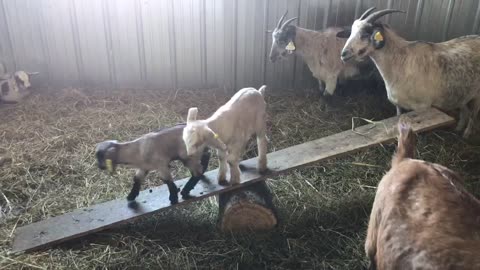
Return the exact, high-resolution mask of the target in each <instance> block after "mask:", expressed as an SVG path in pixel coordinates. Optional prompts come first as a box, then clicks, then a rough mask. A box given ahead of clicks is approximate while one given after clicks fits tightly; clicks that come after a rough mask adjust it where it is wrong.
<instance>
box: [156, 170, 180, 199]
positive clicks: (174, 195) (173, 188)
mask: <svg viewBox="0 0 480 270" xmlns="http://www.w3.org/2000/svg"><path fill="white" fill-rule="evenodd" d="M157 172H158V173H159V174H160V178H161V179H162V181H163V182H164V183H165V184H166V185H167V187H168V192H169V193H170V195H169V197H168V199H169V200H170V203H171V204H176V203H178V188H177V185H175V183H174V182H173V178H172V175H171V174H170V169H169V168H168V166H165V167H162V168H159V169H158V170H157Z"/></svg>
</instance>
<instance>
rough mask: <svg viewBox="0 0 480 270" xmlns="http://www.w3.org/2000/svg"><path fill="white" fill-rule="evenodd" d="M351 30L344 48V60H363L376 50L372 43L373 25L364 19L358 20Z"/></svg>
mask: <svg viewBox="0 0 480 270" xmlns="http://www.w3.org/2000/svg"><path fill="white" fill-rule="evenodd" d="M351 31H352V32H351V34H350V37H348V39H347V42H346V43H345V46H344V47H343V50H342V56H341V57H342V60H343V61H348V60H350V59H355V60H356V61H362V60H364V59H365V57H367V56H368V55H370V53H371V52H372V51H374V50H375V48H374V47H373V46H372V44H371V36H372V34H373V25H372V24H370V23H368V22H365V21H363V20H356V21H355V22H353V25H352V30H351Z"/></svg>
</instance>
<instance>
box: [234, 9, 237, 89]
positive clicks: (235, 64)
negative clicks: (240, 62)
mask: <svg viewBox="0 0 480 270" xmlns="http://www.w3.org/2000/svg"><path fill="white" fill-rule="evenodd" d="M233 12H235V13H234V14H233V90H234V91H235V90H236V89H237V68H238V67H237V56H238V55H237V54H238V46H237V39H238V0H235V1H234V9H233Z"/></svg>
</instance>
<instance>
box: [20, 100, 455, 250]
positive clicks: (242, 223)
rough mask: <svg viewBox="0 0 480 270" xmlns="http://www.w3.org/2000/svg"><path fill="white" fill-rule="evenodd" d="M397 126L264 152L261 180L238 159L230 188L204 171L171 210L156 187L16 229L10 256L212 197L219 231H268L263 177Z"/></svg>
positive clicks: (388, 123) (357, 145) (421, 121)
mask: <svg viewBox="0 0 480 270" xmlns="http://www.w3.org/2000/svg"><path fill="white" fill-rule="evenodd" d="M405 115H406V116H407V117H409V118H410V122H411V124H412V128H413V130H414V131H415V132H423V131H429V130H433V129H436V128H440V127H445V126H449V125H452V124H453V123H454V122H455V121H454V119H453V118H451V117H450V116H448V115H446V114H444V113H442V112H440V111H438V110H436V109H433V108H432V109H429V110H427V111H423V112H421V113H418V112H409V113H407V114H405ZM397 122H398V117H392V118H388V119H385V120H382V121H378V122H375V123H373V124H367V125H364V126H361V127H358V128H355V129H353V127H352V130H347V131H344V132H341V133H337V134H334V135H331V136H328V137H324V138H320V139H317V140H314V141H309V142H306V143H303V144H299V145H295V146H292V147H288V148H285V149H282V150H279V151H276V152H272V153H269V154H268V168H269V169H270V172H269V173H268V174H266V175H260V174H258V173H257V172H256V170H255V169H254V168H255V167H256V158H252V159H248V160H244V161H243V162H242V163H241V164H242V165H244V166H245V167H247V168H252V169H247V170H245V171H243V172H242V174H241V184H239V185H236V186H227V187H225V186H220V185H218V184H217V183H216V175H217V170H212V171H209V172H207V173H205V177H206V178H207V180H208V181H207V182H209V183H202V182H200V183H199V184H198V185H197V186H196V187H195V189H194V190H192V192H191V195H193V196H195V198H192V199H189V200H181V199H180V200H179V203H178V204H175V205H171V204H170V201H169V200H168V194H169V193H168V189H167V187H166V185H162V186H159V187H156V188H153V189H151V190H148V189H147V190H144V191H142V192H141V193H140V195H139V196H138V197H137V199H136V202H137V203H136V207H128V206H127V205H128V204H127V201H126V199H125V198H121V199H117V200H113V201H108V202H104V203H100V204H97V205H93V206H90V207H86V208H82V209H77V210H74V211H72V212H70V213H66V214H63V215H60V216H56V217H52V218H49V219H46V220H42V221H39V222H36V223H32V224H28V225H25V226H23V227H19V228H17V229H16V232H15V237H14V239H13V245H12V252H14V253H18V252H25V251H32V250H38V249H42V248H46V247H50V246H53V245H55V244H59V243H62V242H65V241H68V240H72V239H76V238H79V237H82V236H85V235H88V234H92V233H95V232H99V231H101V230H104V229H107V228H112V227H114V226H116V225H120V224H123V223H126V222H130V221H132V220H135V219H137V218H140V217H142V216H146V215H149V214H154V213H158V212H160V211H163V210H166V209H168V208H171V207H177V206H180V205H185V204H188V203H192V202H195V201H198V200H203V199H205V198H207V197H211V196H214V195H218V201H219V227H220V229H222V230H239V229H242V228H244V229H245V228H252V229H268V228H272V227H274V226H275V225H276V224H277V217H276V214H275V209H274V207H273V203H272V199H271V198H272V196H271V193H270V191H269V190H268V188H267V185H266V184H265V181H264V180H265V179H266V178H267V177H268V178H269V177H272V176H274V175H278V174H281V173H286V172H288V171H290V170H293V169H296V168H300V167H302V166H306V165H309V164H312V163H315V162H319V161H324V160H327V159H330V158H334V157H339V156H344V155H348V154H351V153H353V152H356V151H359V150H362V149H365V148H368V147H371V146H373V145H377V144H381V143H387V142H391V141H394V140H395V139H396V136H397V133H396V132H397V131H396V124H397ZM187 181H188V178H185V179H182V180H179V181H176V184H177V186H179V187H180V186H183V185H185V183H186V182H187Z"/></svg>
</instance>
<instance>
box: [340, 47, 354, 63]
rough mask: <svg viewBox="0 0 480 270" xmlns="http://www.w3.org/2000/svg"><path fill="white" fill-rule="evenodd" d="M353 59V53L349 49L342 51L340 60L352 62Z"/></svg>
mask: <svg viewBox="0 0 480 270" xmlns="http://www.w3.org/2000/svg"><path fill="white" fill-rule="evenodd" d="M352 57H353V53H352V51H351V50H348V49H343V50H342V54H341V55H340V58H341V59H342V61H343V62H346V61H348V60H350V59H351V58H352Z"/></svg>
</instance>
